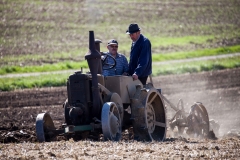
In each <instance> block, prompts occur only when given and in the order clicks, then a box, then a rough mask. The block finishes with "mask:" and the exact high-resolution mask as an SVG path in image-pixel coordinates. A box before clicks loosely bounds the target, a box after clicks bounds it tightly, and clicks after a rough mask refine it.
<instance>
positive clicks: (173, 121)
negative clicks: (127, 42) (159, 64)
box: [36, 31, 209, 142]
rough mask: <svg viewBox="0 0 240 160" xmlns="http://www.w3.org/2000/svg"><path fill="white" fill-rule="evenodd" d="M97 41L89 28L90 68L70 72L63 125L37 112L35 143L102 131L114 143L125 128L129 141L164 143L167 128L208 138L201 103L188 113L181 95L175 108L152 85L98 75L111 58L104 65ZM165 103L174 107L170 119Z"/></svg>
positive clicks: (88, 55)
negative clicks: (128, 131) (132, 139)
mask: <svg viewBox="0 0 240 160" xmlns="http://www.w3.org/2000/svg"><path fill="white" fill-rule="evenodd" d="M100 42H101V41H99V40H96V39H95V38H94V32H93V31H89V51H88V53H87V54H86V55H85V59H86V60H87V62H88V66H89V69H90V72H87V73H83V72H82V71H77V72H75V73H73V74H72V75H70V76H69V78H68V80H67V94H68V97H67V99H66V101H65V102H64V103H63V113H64V118H65V121H64V122H63V124H62V126H61V127H60V128H56V127H55V125H54V123H53V120H52V118H51V115H50V113H48V112H45V113H40V114H38V115H37V118H36V135H37V139H38V141H39V142H45V141H51V139H53V138H54V137H56V136H58V135H63V136H68V135H74V136H79V137H83V134H96V135H100V134H102V135H103V138H104V140H111V141H119V140H121V138H122V131H123V130H124V129H128V128H130V127H132V129H133V135H134V139H135V140H139V141H164V140H165V138H166V133H167V130H168V128H169V129H170V130H174V129H177V131H178V133H179V134H180V135H182V134H187V135H189V136H191V137H207V136H208V134H209V117H208V113H207V110H206V108H205V106H204V105H203V104H202V103H201V102H196V103H195V104H193V105H192V106H191V108H190V111H189V113H187V112H185V109H184V105H183V101H182V100H181V99H180V100H179V102H178V104H177V105H176V106H175V105H174V104H173V103H171V102H170V101H169V100H168V99H167V98H166V97H165V96H163V95H162V93H161V89H157V88H155V87H154V85H153V83H147V84H146V85H142V83H141V82H140V81H139V80H133V79H132V77H130V76H123V75H121V76H103V75H102V70H104V69H111V68H113V67H114V66H115V65H116V61H114V62H115V63H114V64H108V63H107V62H106V61H105V59H104V58H102V55H103V54H104V53H101V52H100ZM106 56H109V57H110V58H113V57H111V56H110V55H105V56H104V57H105V58H106ZM113 60H114V58H113ZM165 104H168V105H165ZM166 106H169V107H170V108H172V109H173V110H174V111H175V114H174V116H173V117H172V118H170V119H169V118H167V115H166Z"/></svg>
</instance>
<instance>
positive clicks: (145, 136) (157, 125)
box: [131, 86, 166, 141]
mask: <svg viewBox="0 0 240 160" xmlns="http://www.w3.org/2000/svg"><path fill="white" fill-rule="evenodd" d="M131 103H132V104H131V106H132V118H131V119H132V120H133V131H134V139H135V140H143V141H153V140H155V141H163V140H164V139H165V136H166V117H165V108H164V103H163V101H162V99H161V96H160V94H159V92H158V91H157V90H156V89H154V88H151V89H143V90H141V86H137V90H136V93H135V95H134V97H133V98H132V101H131Z"/></svg>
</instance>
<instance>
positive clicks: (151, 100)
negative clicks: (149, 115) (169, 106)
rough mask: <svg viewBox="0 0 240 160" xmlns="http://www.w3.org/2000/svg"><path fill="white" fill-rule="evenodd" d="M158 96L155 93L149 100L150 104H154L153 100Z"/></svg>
mask: <svg viewBox="0 0 240 160" xmlns="http://www.w3.org/2000/svg"><path fill="white" fill-rule="evenodd" d="M156 97H157V94H156V93H155V94H154V96H153V97H152V98H151V99H150V100H149V101H148V104H152V102H153V100H154V99H155V98H156Z"/></svg>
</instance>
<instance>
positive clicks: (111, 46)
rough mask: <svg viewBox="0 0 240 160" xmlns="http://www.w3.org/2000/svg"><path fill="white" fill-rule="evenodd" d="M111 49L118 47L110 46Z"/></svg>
mask: <svg viewBox="0 0 240 160" xmlns="http://www.w3.org/2000/svg"><path fill="white" fill-rule="evenodd" d="M110 47H111V48H118V46H110Z"/></svg>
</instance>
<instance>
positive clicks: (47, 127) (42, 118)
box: [36, 113, 55, 142]
mask: <svg viewBox="0 0 240 160" xmlns="http://www.w3.org/2000/svg"><path fill="white" fill-rule="evenodd" d="M54 130H55V126H54V124H53V121H52V118H51V116H50V115H49V113H40V114H38V116H37V119H36V135H37V139H38V141H39V142H44V141H48V140H50V139H51V138H53V137H55V134H54Z"/></svg>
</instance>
